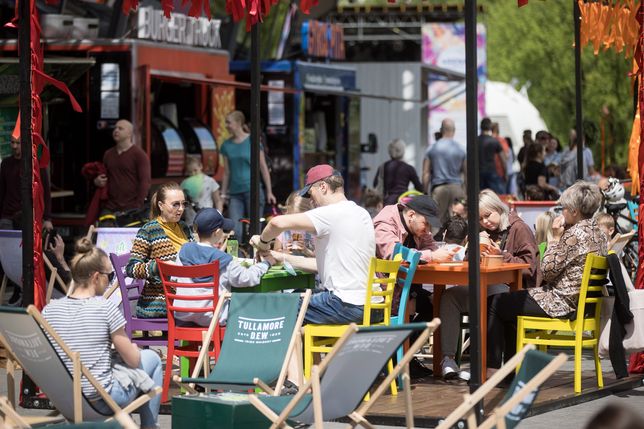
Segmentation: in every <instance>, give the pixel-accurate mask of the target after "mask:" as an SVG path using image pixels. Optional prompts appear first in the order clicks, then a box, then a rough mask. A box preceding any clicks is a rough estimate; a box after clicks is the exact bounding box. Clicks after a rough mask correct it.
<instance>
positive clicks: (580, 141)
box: [572, 0, 584, 180]
mask: <svg viewBox="0 0 644 429" xmlns="http://www.w3.org/2000/svg"><path fill="white" fill-rule="evenodd" d="M572 4H573V6H572V7H573V11H574V13H573V17H574V21H575V22H574V25H575V129H576V130H577V180H581V179H583V178H584V124H583V115H582V109H581V107H582V106H581V101H582V92H581V36H580V33H581V13H580V11H579V3H577V0H573V1H572Z"/></svg>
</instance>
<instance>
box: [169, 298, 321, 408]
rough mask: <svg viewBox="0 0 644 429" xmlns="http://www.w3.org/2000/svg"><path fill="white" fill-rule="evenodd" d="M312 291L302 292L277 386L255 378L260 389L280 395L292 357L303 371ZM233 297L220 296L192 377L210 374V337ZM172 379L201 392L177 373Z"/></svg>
mask: <svg viewBox="0 0 644 429" xmlns="http://www.w3.org/2000/svg"><path fill="white" fill-rule="evenodd" d="M311 293H312V292H311V290H307V291H306V292H304V293H302V294H300V296H301V297H302V305H301V306H300V311H299V313H298V315H297V320H296V322H295V328H294V329H293V335H292V336H291V339H290V342H289V345H288V348H287V351H286V354H285V359H284V362H283V364H282V368H281V370H280V375H279V378H278V379H277V383H276V384H275V387H274V388H272V387H270V386H269V385H268V384H266V383H264V382H263V381H261V380H257V379H254V380H253V382H254V383H255V385H256V386H257V387H259V388H260V389H262V390H263V391H265V392H267V393H268V394H270V395H274V396H277V395H279V392H280V391H281V390H282V386H283V385H284V381H286V375H287V371H288V368H289V362H290V359H291V358H295V359H297V361H296V363H295V365H296V366H297V373H298V374H300V375H301V374H302V373H303V368H302V337H301V329H302V324H303V323H304V316H305V315H306V309H307V308H308V306H309V301H310V300H311ZM231 298H232V294H231V293H230V292H227V293H224V294H222V295H221V296H220V297H219V301H218V302H217V307H216V308H215V313H214V314H213V317H212V321H211V322H210V326H209V327H208V331H207V332H206V333H205V334H204V339H203V343H202V345H201V353H200V354H199V357H198V358H197V363H196V364H195V367H194V369H193V371H192V375H191V378H197V377H198V376H199V372H200V371H201V370H202V369H203V372H204V377H208V375H209V374H210V362H209V361H208V359H207V356H208V347H207V346H208V343H209V339H210V338H212V336H213V334H214V332H215V328H216V326H217V323H219V318H220V316H221V312H222V310H223V308H224V303H225V302H226V300H230V299H231ZM172 380H173V381H174V382H175V383H177V384H178V385H179V386H181V387H182V388H184V389H186V391H187V392H188V394H192V395H198V394H200V392H198V391H197V390H196V389H195V383H183V382H182V381H181V377H179V376H176V375H175V376H174V377H173V378H172ZM302 381H303V380H301V379H300V380H298V383H299V384H302ZM209 390H210V389H208V388H207V389H206V394H207V393H208V392H209Z"/></svg>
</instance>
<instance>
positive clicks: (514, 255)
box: [440, 189, 541, 378]
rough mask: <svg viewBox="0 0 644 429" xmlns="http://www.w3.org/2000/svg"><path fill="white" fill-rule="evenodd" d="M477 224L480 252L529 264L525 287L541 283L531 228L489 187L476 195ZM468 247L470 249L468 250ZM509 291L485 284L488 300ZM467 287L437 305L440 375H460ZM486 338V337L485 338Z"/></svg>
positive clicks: (452, 291)
mask: <svg viewBox="0 0 644 429" xmlns="http://www.w3.org/2000/svg"><path fill="white" fill-rule="evenodd" d="M479 223H480V227H481V229H482V231H481V244H482V245H481V249H482V250H481V255H482V256H487V255H502V257H503V261H504V262H511V263H524V264H529V265H530V268H528V269H526V270H524V272H523V285H524V287H526V288H530V287H534V286H538V285H539V284H540V283H541V269H540V267H539V257H538V254H539V253H538V248H537V242H536V241H535V239H534V234H533V233H532V230H531V229H530V227H529V226H528V225H527V224H526V223H525V222H524V221H523V220H522V219H521V218H520V217H519V216H518V215H517V214H516V213H515V212H510V208H509V207H508V205H507V204H505V203H504V202H503V201H501V199H500V198H499V196H498V195H497V194H496V193H495V192H494V191H492V190H490V189H486V190H484V191H481V193H480V194H479ZM470 250H471V249H470ZM507 291H509V287H508V286H507V285H505V284H496V285H490V286H488V290H487V292H488V299H492V297H493V296H498V294H502V293H503V292H507ZM467 297H468V288H461V287H454V288H450V289H447V290H446V291H445V292H444V293H443V297H442V299H441V305H440V318H441V329H443V333H444V335H441V345H442V348H443V364H442V365H443V377H444V378H451V377H454V376H456V375H459V374H460V371H459V368H458V366H457V365H456V362H455V361H454V354H455V352H456V339H457V338H458V329H460V328H459V326H460V314H461V313H465V312H467V311H468V299H467ZM488 338H489V337H488Z"/></svg>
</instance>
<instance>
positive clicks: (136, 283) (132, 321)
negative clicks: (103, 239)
mask: <svg viewBox="0 0 644 429" xmlns="http://www.w3.org/2000/svg"><path fill="white" fill-rule="evenodd" d="M129 260H130V253H129V252H128V253H125V254H123V255H117V254H115V253H110V261H112V265H113V266H114V272H115V273H116V281H117V284H118V286H117V287H118V288H119V290H120V292H121V305H122V307H121V309H122V311H123V317H124V318H125V320H126V322H127V324H126V325H125V333H126V334H127V336H128V337H129V338H130V340H132V342H133V343H135V344H138V345H140V346H166V345H167V344H168V339H167V338H164V337H152V336H150V335H149V332H150V331H161V332H166V333H167V332H168V319H167V318H165V317H164V318H158V319H140V318H138V317H136V311H135V309H136V302H137V300H138V299H139V296H140V295H141V291H142V290H143V285H144V281H143V280H141V279H132V278H130V277H127V275H126V274H125V266H126V265H127V263H128V261H129ZM135 331H141V336H135V335H134V332H135Z"/></svg>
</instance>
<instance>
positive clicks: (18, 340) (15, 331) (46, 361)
mask: <svg viewBox="0 0 644 429" xmlns="http://www.w3.org/2000/svg"><path fill="white" fill-rule="evenodd" d="M0 334H2V336H3V337H4V339H5V341H6V342H7V343H8V345H9V347H10V348H11V350H12V351H13V353H14V355H15V357H16V359H17V360H18V362H19V363H20V366H22V368H23V369H24V371H25V372H26V373H27V374H28V375H29V377H30V378H31V379H32V380H33V381H34V382H35V383H36V385H38V386H39V387H40V388H41V389H42V391H43V392H44V393H45V394H46V395H47V397H48V398H49V399H50V401H51V402H52V403H53V405H54V406H55V407H56V409H57V410H58V411H60V413H61V414H62V415H63V417H65V418H66V419H67V420H73V417H74V399H73V391H74V390H73V378H72V375H71V373H70V372H69V371H68V370H67V367H66V366H65V364H64V363H63V361H62V360H61V359H60V357H59V356H58V353H56V349H55V348H54V344H53V343H52V341H51V340H50V339H49V336H48V335H47V334H46V332H45V331H44V330H43V328H42V327H41V326H40V324H39V323H38V322H37V321H36V320H35V319H34V318H33V317H32V316H31V315H30V314H29V313H27V311H26V309H24V308H14V307H0ZM81 402H82V407H83V421H94V420H98V421H101V420H105V419H107V418H108V417H110V415H104V414H101V413H99V412H98V411H97V410H96V409H95V408H94V407H93V406H92V404H91V402H90V401H88V400H87V399H86V397H85V395H81Z"/></svg>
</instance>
